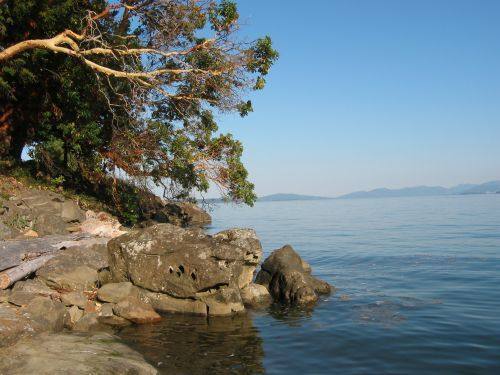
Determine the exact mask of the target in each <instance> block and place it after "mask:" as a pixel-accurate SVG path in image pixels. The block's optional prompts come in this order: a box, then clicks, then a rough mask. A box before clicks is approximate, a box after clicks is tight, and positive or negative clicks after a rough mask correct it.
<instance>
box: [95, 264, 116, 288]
mask: <svg viewBox="0 0 500 375" xmlns="http://www.w3.org/2000/svg"><path fill="white" fill-rule="evenodd" d="M97 278H98V280H99V286H100V287H102V286H103V285H106V284H109V283H110V282H112V278H111V272H110V271H109V270H108V269H107V268H104V269H102V270H100V271H99V272H98V273H97Z"/></svg>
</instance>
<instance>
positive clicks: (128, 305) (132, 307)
mask: <svg viewBox="0 0 500 375" xmlns="http://www.w3.org/2000/svg"><path fill="white" fill-rule="evenodd" d="M113 312H114V313H115V314H116V315H118V316H121V317H122V318H125V319H127V320H130V321H131V322H134V323H137V324H147V323H155V322H159V321H160V320H161V316H160V315H158V314H157V313H156V311H154V310H153V308H152V307H151V306H150V305H148V304H146V303H144V302H143V301H141V300H140V299H138V298H133V297H128V298H127V299H124V300H122V301H120V302H118V303H117V304H116V305H115V306H114V307H113Z"/></svg>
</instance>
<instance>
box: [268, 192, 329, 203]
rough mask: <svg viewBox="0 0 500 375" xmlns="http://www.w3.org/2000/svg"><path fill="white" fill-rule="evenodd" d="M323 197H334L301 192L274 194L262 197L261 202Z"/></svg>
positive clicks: (319, 198)
mask: <svg viewBox="0 0 500 375" xmlns="http://www.w3.org/2000/svg"><path fill="white" fill-rule="evenodd" d="M322 199H332V198H327V197H317V196H314V195H300V194H282V193H280V194H272V195H266V196H264V197H260V198H259V199H258V200H259V202H281V201H317V200H322Z"/></svg>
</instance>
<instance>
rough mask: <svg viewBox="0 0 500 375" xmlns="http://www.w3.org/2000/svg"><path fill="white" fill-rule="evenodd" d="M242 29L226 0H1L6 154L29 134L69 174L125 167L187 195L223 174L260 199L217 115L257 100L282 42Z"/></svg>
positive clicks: (100, 173)
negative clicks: (251, 36) (242, 34)
mask: <svg viewBox="0 0 500 375" xmlns="http://www.w3.org/2000/svg"><path fill="white" fill-rule="evenodd" d="M238 31H239V14H238V10H237V6H236V4H235V3H234V2H233V1H228V0H221V1H205V0H23V1H18V0H0V159H1V160H3V161H7V160H10V161H13V162H16V161H19V160H20V158H21V151H22V150H23V149H24V148H25V147H26V146H29V147H30V149H31V155H32V157H33V158H34V160H35V161H36V163H37V164H36V165H37V168H38V170H39V171H40V172H43V173H46V174H48V175H50V176H52V177H55V178H60V179H61V180H64V181H66V182H68V183H73V184H75V183H76V184H82V183H94V184H96V183H97V184H98V183H100V182H101V181H103V180H104V179H107V178H109V176H116V175H117V174H119V175H122V176H126V177H127V178H128V179H132V180H137V181H148V182H151V183H153V184H154V185H156V186H160V187H162V188H163V191H164V195H165V196H168V197H171V198H181V199H182V198H187V197H189V196H190V195H191V194H192V192H193V191H200V192H204V191H207V190H208V188H209V186H210V184H211V183H213V184H215V185H216V186H218V187H219V188H220V190H221V192H222V194H223V195H224V196H226V197H228V198H230V199H231V200H233V201H236V202H245V203H247V204H252V203H253V202H254V200H255V194H254V192H253V184H252V183H251V182H250V181H249V180H248V173H247V171H246V169H245V167H244V165H243V164H242V162H241V156H242V152H243V147H242V144H241V143H240V142H239V141H238V140H236V139H234V138H233V136H232V135H231V134H220V133H219V131H218V127H217V123H216V121H215V118H216V115H217V114H219V113H231V112H236V113H239V114H240V115H241V116H246V115H248V114H249V113H250V112H251V111H252V103H251V102H250V101H249V100H247V99H246V98H245V96H246V95H248V93H249V92H250V91H251V90H261V89H263V88H264V86H265V83H266V81H265V76H266V75H267V74H268V72H269V69H270V68H271V66H272V65H273V63H274V62H275V61H276V59H277V58H278V53H277V52H276V51H275V50H274V48H273V46H272V42H271V39H270V38H269V37H267V36H266V37H263V38H260V39H257V40H254V41H251V42H248V41H244V40H240V39H239V37H238Z"/></svg>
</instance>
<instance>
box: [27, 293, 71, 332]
mask: <svg viewBox="0 0 500 375" xmlns="http://www.w3.org/2000/svg"><path fill="white" fill-rule="evenodd" d="M24 312H26V313H27V315H28V316H29V318H30V319H31V320H32V321H34V322H35V323H36V324H37V325H38V326H39V327H40V330H42V331H50V332H59V331H62V329H63V328H64V316H65V314H66V309H65V308H64V305H63V304H62V303H60V302H56V301H53V300H51V299H50V298H46V297H36V298H35V299H33V300H32V301H31V302H30V303H29V304H28V306H26V307H25V308H24Z"/></svg>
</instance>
